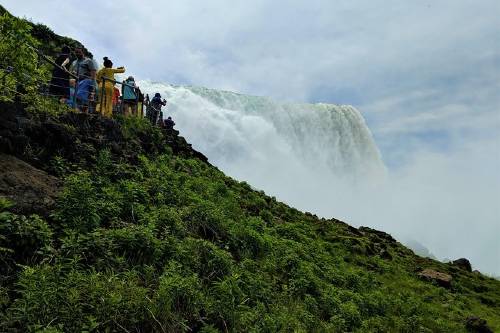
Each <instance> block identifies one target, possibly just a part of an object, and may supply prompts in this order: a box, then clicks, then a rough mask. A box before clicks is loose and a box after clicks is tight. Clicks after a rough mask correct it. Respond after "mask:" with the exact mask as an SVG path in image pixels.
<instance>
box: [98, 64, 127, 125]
mask: <svg viewBox="0 0 500 333" xmlns="http://www.w3.org/2000/svg"><path fill="white" fill-rule="evenodd" d="M103 59H104V68H102V69H101V70H99V72H97V81H98V82H99V85H100V87H101V90H100V94H101V96H100V102H99V106H98V109H99V111H100V113H101V114H102V115H103V116H105V117H108V118H111V116H112V115H113V94H114V91H113V88H114V86H115V82H114V81H115V74H116V73H125V67H118V68H116V69H115V68H113V62H112V61H111V60H109V59H108V57H104V58H103Z"/></svg>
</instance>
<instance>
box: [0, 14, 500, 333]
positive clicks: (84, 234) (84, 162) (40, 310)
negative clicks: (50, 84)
mask: <svg viewBox="0 0 500 333" xmlns="http://www.w3.org/2000/svg"><path fill="white" fill-rule="evenodd" d="M10 19H11V18H9V17H8V16H6V15H4V17H3V18H2V20H3V21H2V22H5V20H7V21H8V20H10ZM25 28H26V27H25V26H21V27H20V28H19V29H18V30H19V31H24V32H23V34H27V33H28V30H29V29H28V30H24V29H25ZM2 37H3V36H2ZM25 37H27V35H26V36H25ZM2 43H4V42H2ZM2 45H3V44H2ZM2 47H4V46H0V49H2ZM2 50H4V49H2ZM25 51H26V52H27V55H24V54H23V55H21V56H22V57H24V56H27V57H28V58H29V59H31V58H30V57H32V56H33V55H32V54H30V53H29V52H30V51H29V50H28V49H27V50H25ZM28 58H27V59H28ZM20 66H21V67H22V66H24V65H20ZM26 66H29V65H26ZM24 70H31V69H30V67H24V69H23V71H24ZM9 80H10V79H9ZM12 80H17V78H16V77H15V76H13V77H12ZM16 82H17V83H19V82H18V81H16ZM23 84H24V82H23ZM0 106H1V107H2V108H0V115H1V114H2V112H7V110H6V109H4V107H3V106H2V105H0ZM12 106H13V104H7V107H12ZM37 107H38V114H37V118H36V123H37V124H40V123H42V124H49V125H50V127H47V128H50V130H51V131H52V132H54V133H57V136H54V138H57V139H53V140H52V141H51V140H49V139H47V140H46V141H42V139H44V138H45V137H47V135H46V133H47V132H40V133H42V134H43V135H40V136H38V137H37V136H36V135H39V134H37V131H39V130H40V129H43V128H45V127H43V126H42V127H36V128H37V130H33V132H34V133H31V135H33V136H34V137H36V138H37V140H38V141H37V144H38V145H35V144H32V143H33V142H31V143H29V144H27V147H30V149H32V150H33V151H32V152H31V153H30V154H28V153H27V152H26V150H23V151H20V152H19V154H18V155H17V156H18V157H22V158H23V159H25V160H27V161H28V162H33V163H35V162H36V166H37V167H39V168H40V169H43V170H45V171H47V172H49V173H50V174H52V175H54V176H57V177H59V178H60V179H62V180H63V181H64V187H63V188H62V189H61V191H60V193H59V196H58V199H57V202H56V204H55V206H54V207H51V208H50V211H49V212H48V213H47V214H45V215H43V216H39V215H29V214H27V216H25V215H23V212H19V211H17V212H15V208H16V203H15V202H9V201H8V200H5V199H2V198H0V331H1V332H115V331H116V332H152V331H156V332H182V331H185V332H191V331H193V332H205V333H208V332H465V331H466V329H465V320H466V318H467V317H468V316H470V315H475V316H479V317H481V318H483V319H486V320H487V321H488V325H489V326H490V327H491V328H493V329H494V330H500V316H499V314H500V282H499V281H497V280H494V279H491V278H488V277H485V276H483V275H481V274H478V273H470V272H467V271H465V270H461V269H459V268H457V267H455V266H452V265H449V264H443V263H440V262H437V261H434V260H431V259H425V258H421V257H418V256H416V255H414V254H413V253H412V252H411V251H410V250H408V249H407V248H405V247H403V246H402V245H401V244H399V243H397V242H396V241H395V240H393V239H392V237H390V236H389V235H387V234H384V233H382V232H378V231H374V230H371V229H368V228H361V229H355V228H353V227H350V226H348V225H347V224H345V223H342V222H340V221H337V220H326V219H319V218H317V217H316V216H314V215H311V214H308V213H302V212H299V211H298V210H296V209H293V208H290V207H288V206H287V205H285V204H283V203H281V202H279V201H277V200H276V199H275V198H274V197H269V196H267V195H265V194H264V193H263V192H258V191H255V190H254V189H252V188H251V187H250V186H249V185H248V184H246V183H244V182H237V181H235V180H233V179H231V178H229V177H227V176H225V175H224V174H223V173H222V172H220V171H219V170H218V169H216V168H215V167H213V166H211V165H209V164H208V163H205V162H203V161H202V160H201V159H198V158H192V157H191V158H190V157H189V156H190V155H188V154H187V153H185V151H186V149H187V148H186V147H184V148H182V147H181V146H180V145H181V144H183V143H182V141H180V139H179V137H171V136H168V135H169V134H167V133H166V132H162V131H160V130H159V129H157V128H154V127H152V126H151V125H149V124H148V123H147V122H146V121H143V120H139V119H132V118H122V119H118V122H116V121H114V120H105V119H101V118H98V117H92V116H86V115H75V114H70V115H68V114H64V112H65V111H64V110H56V108H55V105H53V104H50V103H47V104H43V106H42V109H40V105H37ZM40 112H41V113H40ZM40 114H43V117H42V116H40ZM26 121H29V119H28V120H26ZM30 126H31V125H30ZM32 127H33V128H35V126H34V125H33V126H32ZM116 128H118V129H119V131H118V132H120V133H115V129H116ZM98 130H101V132H97V131H98ZM85 131H87V132H89V133H84V132H85ZM92 131H95V132H92ZM104 131H108V132H104ZM111 132H112V134H109V135H108V137H105V135H103V133H111ZM28 134H29V133H28ZM70 137H71V138H75V139H74V140H70V139H69V138H70ZM89 138H91V139H92V140H90V139H89ZM26 140H28V138H26ZM176 140H177V141H176ZM49 146H50V147H49ZM54 146H56V148H57V149H55V148H54ZM181 148H182V149H184V150H182V149H181ZM13 149H14V148H13ZM23 149H25V148H23ZM74 151H76V152H77V154H72V153H73V152H74ZM134 152H135V154H134ZM182 152H184V153H182ZM360 209H362V207H360ZM423 268H432V269H435V270H438V271H440V272H445V273H448V274H450V275H452V277H453V281H452V283H451V288H449V289H445V288H443V287H440V286H438V285H437V284H435V283H432V282H428V281H423V280H421V279H419V278H418V276H417V273H418V272H419V271H420V270H422V269H423Z"/></svg>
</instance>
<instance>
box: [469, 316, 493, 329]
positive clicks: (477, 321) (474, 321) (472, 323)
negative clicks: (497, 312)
mask: <svg viewBox="0 0 500 333" xmlns="http://www.w3.org/2000/svg"><path fill="white" fill-rule="evenodd" d="M465 328H466V329H467V331H468V332H474V333H493V330H492V329H491V328H489V327H488V325H487V322H486V320H484V319H481V318H479V317H476V316H470V317H468V318H467V320H466V322H465Z"/></svg>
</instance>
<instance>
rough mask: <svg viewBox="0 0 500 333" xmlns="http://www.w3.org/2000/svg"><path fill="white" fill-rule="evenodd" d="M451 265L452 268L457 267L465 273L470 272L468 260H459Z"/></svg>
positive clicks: (470, 267)
mask: <svg viewBox="0 0 500 333" xmlns="http://www.w3.org/2000/svg"><path fill="white" fill-rule="evenodd" d="M452 264H453V265H454V266H457V267H458V268H460V269H463V270H465V271H467V272H472V266H471V264H470V262H469V260H467V259H465V258H460V259H457V260H454V261H453V262H452Z"/></svg>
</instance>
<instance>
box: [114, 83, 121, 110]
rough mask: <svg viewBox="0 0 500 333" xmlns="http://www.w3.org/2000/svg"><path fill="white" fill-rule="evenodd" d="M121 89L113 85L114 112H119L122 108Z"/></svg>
mask: <svg viewBox="0 0 500 333" xmlns="http://www.w3.org/2000/svg"><path fill="white" fill-rule="evenodd" d="M119 104H120V89H118V88H117V87H116V86H115V87H113V111H114V113H117V111H118V110H119V109H120V105H119Z"/></svg>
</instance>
